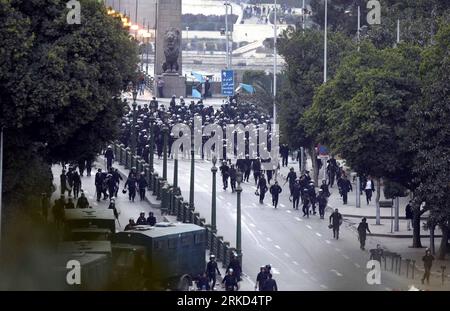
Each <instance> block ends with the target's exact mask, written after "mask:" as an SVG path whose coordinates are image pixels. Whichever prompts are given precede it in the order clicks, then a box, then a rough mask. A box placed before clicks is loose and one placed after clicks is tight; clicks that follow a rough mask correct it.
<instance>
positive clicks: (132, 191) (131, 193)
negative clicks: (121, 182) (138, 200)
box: [124, 174, 137, 202]
mask: <svg viewBox="0 0 450 311" xmlns="http://www.w3.org/2000/svg"><path fill="white" fill-rule="evenodd" d="M136 185H137V180H136V177H134V174H131V175H130V177H128V179H127V181H126V182H125V186H124V187H125V188H126V187H127V186H128V200H129V201H131V202H134V198H135V197H136Z"/></svg>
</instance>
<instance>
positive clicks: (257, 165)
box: [252, 157, 261, 185]
mask: <svg viewBox="0 0 450 311" xmlns="http://www.w3.org/2000/svg"><path fill="white" fill-rule="evenodd" d="M252 169H253V178H254V179H255V185H257V184H258V180H259V178H260V176H261V160H260V159H259V157H257V158H256V159H255V160H254V161H253V165H252Z"/></svg>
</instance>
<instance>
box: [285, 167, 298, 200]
mask: <svg viewBox="0 0 450 311" xmlns="http://www.w3.org/2000/svg"><path fill="white" fill-rule="evenodd" d="M296 180H297V173H295V171H294V168H293V167H291V168H290V169H289V173H288V175H287V176H286V181H289V191H290V197H289V200H290V199H291V197H292V196H293V194H292V193H293V191H294V184H295V181H296ZM285 184H286V183H285Z"/></svg>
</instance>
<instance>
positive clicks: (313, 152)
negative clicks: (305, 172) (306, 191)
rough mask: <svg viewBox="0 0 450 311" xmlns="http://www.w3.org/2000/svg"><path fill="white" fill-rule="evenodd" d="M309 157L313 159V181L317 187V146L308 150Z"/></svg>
mask: <svg viewBox="0 0 450 311" xmlns="http://www.w3.org/2000/svg"><path fill="white" fill-rule="evenodd" d="M308 153H309V156H310V157H311V163H312V168H313V180H314V184H315V185H316V187H318V186H319V168H318V167H317V152H316V148H315V146H310V148H308Z"/></svg>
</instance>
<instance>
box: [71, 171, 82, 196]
mask: <svg viewBox="0 0 450 311" xmlns="http://www.w3.org/2000/svg"><path fill="white" fill-rule="evenodd" d="M80 190H81V177H80V174H78V171H76V170H74V172H73V197H74V198H75V199H78V195H79V194H80Z"/></svg>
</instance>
